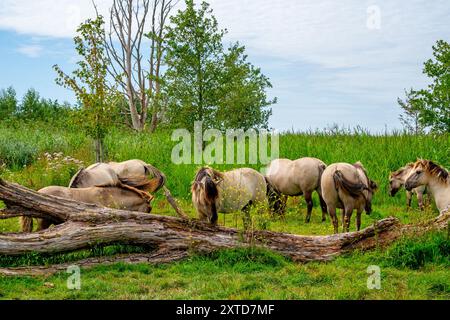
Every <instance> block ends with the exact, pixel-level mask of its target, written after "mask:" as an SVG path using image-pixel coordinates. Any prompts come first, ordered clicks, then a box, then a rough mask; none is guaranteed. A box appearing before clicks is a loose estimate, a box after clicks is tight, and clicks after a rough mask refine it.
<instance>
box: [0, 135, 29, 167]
mask: <svg viewBox="0 0 450 320" xmlns="http://www.w3.org/2000/svg"><path fill="white" fill-rule="evenodd" d="M36 154H37V148H36V147H34V146H32V145H30V144H27V143H25V142H22V141H17V140H11V139H7V138H6V137H0V165H1V164H3V165H5V166H7V167H9V168H19V167H24V166H27V165H29V164H31V163H32V162H33V161H34V160H35V157H36Z"/></svg>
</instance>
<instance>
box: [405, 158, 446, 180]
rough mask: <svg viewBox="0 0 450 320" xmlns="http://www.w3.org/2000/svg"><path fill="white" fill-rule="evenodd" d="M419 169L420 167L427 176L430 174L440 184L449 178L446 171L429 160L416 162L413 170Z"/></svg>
mask: <svg viewBox="0 0 450 320" xmlns="http://www.w3.org/2000/svg"><path fill="white" fill-rule="evenodd" d="M419 167H422V168H423V169H425V170H426V171H427V172H428V173H429V174H431V175H432V176H433V177H436V178H437V179H438V180H440V181H442V182H447V180H448V177H449V173H448V171H447V170H446V169H444V168H443V167H441V166H439V165H438V164H436V163H434V162H433V161H431V160H424V159H419V160H417V162H416V163H415V164H414V169H417V168H419Z"/></svg>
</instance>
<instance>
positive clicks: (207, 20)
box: [164, 0, 225, 128]
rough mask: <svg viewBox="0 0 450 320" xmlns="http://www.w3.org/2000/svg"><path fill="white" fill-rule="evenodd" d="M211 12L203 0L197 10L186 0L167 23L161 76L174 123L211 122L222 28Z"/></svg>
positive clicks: (218, 77) (218, 74) (185, 125)
mask: <svg viewBox="0 0 450 320" xmlns="http://www.w3.org/2000/svg"><path fill="white" fill-rule="evenodd" d="M211 13H212V10H211V9H210V8H209V4H207V3H206V2H202V4H201V6H200V8H199V9H198V10H196V8H195V4H194V1H193V0H186V9H185V10H184V11H181V10H180V11H178V14H177V15H176V16H174V17H172V18H171V22H172V25H171V26H169V27H168V32H167V37H166V39H167V53H166V57H165V59H166V64H167V66H168V69H167V71H166V74H165V77H164V80H165V85H166V96H167V97H169V98H168V99H169V102H168V103H169V110H168V111H169V118H170V121H171V123H172V125H174V126H179V127H185V128H192V127H193V125H194V122H195V121H203V122H204V125H205V127H210V126H212V125H213V121H212V120H213V116H214V107H215V105H216V102H217V95H218V91H217V88H218V84H219V82H220V64H221V59H222V52H223V45H222V38H223V36H224V34H225V31H224V30H219V28H218V23H217V20H216V18H215V17H214V16H212V15H211Z"/></svg>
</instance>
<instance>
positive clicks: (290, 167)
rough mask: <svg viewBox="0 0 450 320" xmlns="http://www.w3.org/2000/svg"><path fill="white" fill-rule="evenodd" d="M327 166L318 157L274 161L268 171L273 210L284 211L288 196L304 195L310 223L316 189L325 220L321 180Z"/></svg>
mask: <svg viewBox="0 0 450 320" xmlns="http://www.w3.org/2000/svg"><path fill="white" fill-rule="evenodd" d="M326 167H327V166H326V164H325V163H323V162H322V161H321V160H319V159H316V158H301V159H298V160H295V161H292V160H288V159H277V160H274V161H272V162H271V163H270V165H269V167H268V169H267V173H266V178H267V181H268V184H269V188H270V190H269V205H270V208H271V210H272V211H275V212H279V213H283V212H284V209H285V206H286V200H287V196H300V195H304V196H305V201H306V204H307V213H306V222H307V223H309V222H310V220H311V212H312V209H313V205H314V204H313V200H312V194H313V192H314V191H316V192H317V193H318V195H319V199H320V205H321V207H322V221H325V220H326V214H327V207H326V204H325V202H324V201H323V198H322V192H321V189H320V180H321V177H322V173H323V171H324V170H325V168H326Z"/></svg>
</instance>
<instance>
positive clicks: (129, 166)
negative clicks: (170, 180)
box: [69, 160, 166, 201]
mask: <svg viewBox="0 0 450 320" xmlns="http://www.w3.org/2000/svg"><path fill="white" fill-rule="evenodd" d="M165 181H166V177H165V176H164V174H163V173H162V172H161V171H159V170H157V169H156V168H155V167H153V166H151V165H149V164H147V163H145V162H144V161H141V160H128V161H125V162H109V163H96V164H93V165H91V166H90V167H88V168H86V169H81V170H80V171H78V173H77V174H75V175H74V176H73V178H72V180H71V181H70V184H69V188H87V187H105V186H107V187H121V188H124V189H129V190H132V191H134V192H136V193H138V194H140V195H141V196H142V197H146V198H148V200H149V201H151V200H152V199H153V196H152V195H150V193H153V192H156V191H158V190H159V189H160V188H162V187H163V186H164V184H165Z"/></svg>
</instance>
